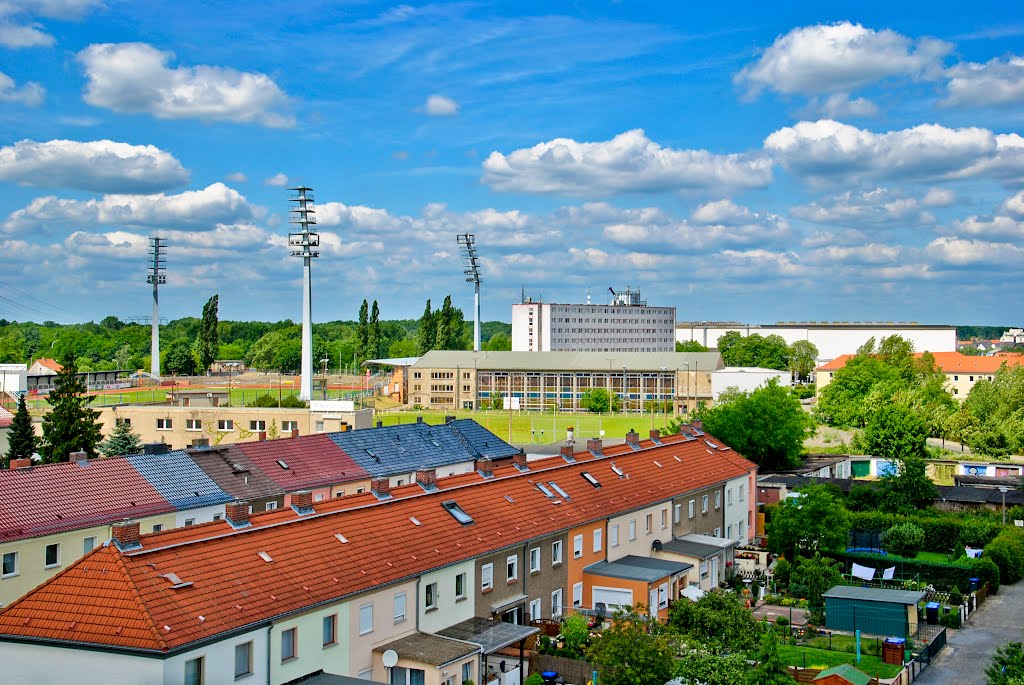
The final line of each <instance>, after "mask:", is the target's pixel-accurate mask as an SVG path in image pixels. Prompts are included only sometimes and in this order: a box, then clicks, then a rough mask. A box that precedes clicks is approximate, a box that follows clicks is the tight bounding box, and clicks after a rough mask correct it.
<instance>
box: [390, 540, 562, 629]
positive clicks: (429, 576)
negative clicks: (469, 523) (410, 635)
mask: <svg viewBox="0 0 1024 685" xmlns="http://www.w3.org/2000/svg"><path fill="white" fill-rule="evenodd" d="M563 557H564V554H563ZM460 573H465V574H466V585H465V586H464V593H465V596H464V598H463V599H459V598H457V597H456V596H455V576H457V575H459V574H460ZM430 583H437V609H435V610H433V611H427V610H426V607H425V606H424V595H425V593H426V589H425V588H426V587H427V585H429V584H430ZM475 590H476V562H475V561H474V560H472V559H468V560H466V561H463V562H461V563H458V564H455V565H453V566H447V567H445V568H442V569H438V570H437V571H431V572H429V573H424V574H423V575H422V576H420V589H419V593H420V596H419V599H418V600H417V601H416V608H415V610H416V611H418V612H419V617H420V632H423V633H436V632H437V631H439V630H442V629H444V628H447V627H449V626H453V625H455V624H456V623H458V622H459V621H465V620H466V619H467V618H473V615H474V612H475V611H476V607H474V606H473V598H474V597H475V596H476V593H475ZM410 609H411V607H410Z"/></svg>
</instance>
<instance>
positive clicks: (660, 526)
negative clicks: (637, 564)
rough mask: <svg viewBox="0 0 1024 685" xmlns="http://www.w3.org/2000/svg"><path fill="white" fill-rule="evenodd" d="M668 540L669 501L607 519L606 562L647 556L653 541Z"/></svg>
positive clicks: (670, 511) (670, 518)
mask: <svg viewBox="0 0 1024 685" xmlns="http://www.w3.org/2000/svg"><path fill="white" fill-rule="evenodd" d="M671 539H672V504H671V502H661V503H659V504H655V505H653V506H650V507H645V508H643V509H636V510H634V511H631V512H628V513H626V514H622V515H621V516H615V517H613V518H610V519H608V559H607V560H608V561H616V560H618V559H621V558H623V557H627V556H629V555H631V554H634V555H636V556H638V557H649V556H651V548H652V543H653V542H654V541H655V540H660V541H661V542H665V541H666V540H671Z"/></svg>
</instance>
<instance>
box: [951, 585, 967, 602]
mask: <svg viewBox="0 0 1024 685" xmlns="http://www.w3.org/2000/svg"><path fill="white" fill-rule="evenodd" d="M949 603H950V604H952V605H953V606H962V605H963V603H964V595H963V593H962V592H960V588H958V587H957V586H956V585H954V586H953V589H952V590H950V591H949Z"/></svg>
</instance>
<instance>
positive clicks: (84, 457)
mask: <svg viewBox="0 0 1024 685" xmlns="http://www.w3.org/2000/svg"><path fill="white" fill-rule="evenodd" d="M68 461H77V462H83V461H89V455H88V454H86V453H85V452H81V451H79V452H72V453H71V454H69V455H68Z"/></svg>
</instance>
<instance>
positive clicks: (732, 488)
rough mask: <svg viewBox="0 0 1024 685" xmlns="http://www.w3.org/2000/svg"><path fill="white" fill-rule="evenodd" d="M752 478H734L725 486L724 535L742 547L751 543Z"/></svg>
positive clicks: (746, 476)
mask: <svg viewBox="0 0 1024 685" xmlns="http://www.w3.org/2000/svg"><path fill="white" fill-rule="evenodd" d="M750 499H751V498H750V476H749V475H744V476H740V477H739V478H733V479H732V480H730V481H727V482H726V484H725V528H723V529H722V535H723V536H724V537H727V538H729V539H730V540H736V541H737V542H739V543H740V544H741V545H745V544H747V543H748V542H749V541H750V529H751V528H752V526H751V525H750V523H748V521H749V518H750V512H751V507H750Z"/></svg>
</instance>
